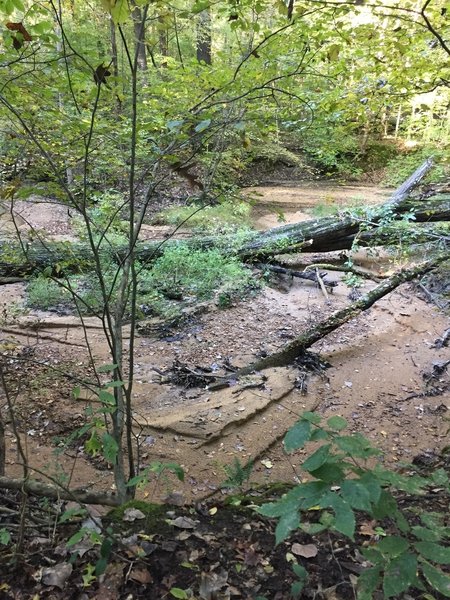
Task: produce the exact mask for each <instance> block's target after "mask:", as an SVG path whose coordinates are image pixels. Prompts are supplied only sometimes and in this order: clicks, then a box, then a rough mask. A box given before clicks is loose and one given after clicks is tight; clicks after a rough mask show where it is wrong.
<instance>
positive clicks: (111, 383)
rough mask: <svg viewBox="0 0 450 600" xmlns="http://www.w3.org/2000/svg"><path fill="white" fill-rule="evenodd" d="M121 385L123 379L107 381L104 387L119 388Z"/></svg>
mask: <svg viewBox="0 0 450 600" xmlns="http://www.w3.org/2000/svg"><path fill="white" fill-rule="evenodd" d="M122 386H123V381H120V380H118V381H108V382H107V383H105V388H119V387H122Z"/></svg>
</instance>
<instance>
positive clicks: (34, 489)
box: [0, 476, 120, 506]
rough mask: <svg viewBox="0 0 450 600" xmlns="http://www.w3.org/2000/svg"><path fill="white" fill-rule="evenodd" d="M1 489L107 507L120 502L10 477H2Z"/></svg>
mask: <svg viewBox="0 0 450 600" xmlns="http://www.w3.org/2000/svg"><path fill="white" fill-rule="evenodd" d="M0 489H3V490H21V491H24V492H27V493H29V494H34V495H35V496H43V497H45V498H54V499H55V500H60V499H62V500H73V501H75V502H81V503H83V504H103V505H105V506H119V505H120V502H119V499H118V498H117V496H113V495H111V494H102V493H98V494H97V493H95V492H87V491H85V490H66V489H62V488H59V487H57V486H56V485H51V484H49V483H43V482H42V481H37V480H36V479H11V478H10V477H4V476H0Z"/></svg>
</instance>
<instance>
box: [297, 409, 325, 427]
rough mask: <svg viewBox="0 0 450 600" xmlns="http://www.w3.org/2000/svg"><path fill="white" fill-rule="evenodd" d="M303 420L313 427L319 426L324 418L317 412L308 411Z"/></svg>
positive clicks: (303, 415)
mask: <svg viewBox="0 0 450 600" xmlns="http://www.w3.org/2000/svg"><path fill="white" fill-rule="evenodd" d="M302 419H303V420H304V421H309V422H310V423H312V424H313V425H318V424H319V423H320V421H321V420H322V417H321V416H320V415H318V414H317V413H315V412H310V411H308V410H307V411H306V412H304V413H303V414H302Z"/></svg>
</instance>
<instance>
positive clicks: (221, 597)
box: [199, 569, 230, 600]
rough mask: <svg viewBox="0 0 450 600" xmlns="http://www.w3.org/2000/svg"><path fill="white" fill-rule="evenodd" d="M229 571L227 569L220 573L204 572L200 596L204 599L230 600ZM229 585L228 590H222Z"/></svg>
mask: <svg viewBox="0 0 450 600" xmlns="http://www.w3.org/2000/svg"><path fill="white" fill-rule="evenodd" d="M227 581H228V572H227V571H225V569H222V570H221V571H219V573H202V574H201V581H200V588H199V596H200V598H201V599H202V600H228V599H229V598H230V591H229V588H228V586H227ZM225 586H227V589H226V590H222V588H224V587H225Z"/></svg>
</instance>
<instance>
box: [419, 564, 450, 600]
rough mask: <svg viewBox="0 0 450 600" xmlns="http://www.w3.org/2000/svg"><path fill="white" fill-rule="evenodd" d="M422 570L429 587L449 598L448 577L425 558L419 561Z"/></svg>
mask: <svg viewBox="0 0 450 600" xmlns="http://www.w3.org/2000/svg"><path fill="white" fill-rule="evenodd" d="M421 568H422V572H423V574H424V576H425V579H426V580H427V581H428V583H429V584H430V585H431V587H432V588H433V589H435V590H437V591H438V592H439V593H440V594H442V595H443V596H445V597H446V598H450V577H449V576H448V575H446V574H445V573H443V572H442V571H441V570H440V569H437V568H436V567H433V565H430V563H428V562H427V561H426V560H424V561H421Z"/></svg>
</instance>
